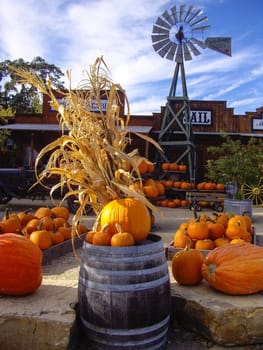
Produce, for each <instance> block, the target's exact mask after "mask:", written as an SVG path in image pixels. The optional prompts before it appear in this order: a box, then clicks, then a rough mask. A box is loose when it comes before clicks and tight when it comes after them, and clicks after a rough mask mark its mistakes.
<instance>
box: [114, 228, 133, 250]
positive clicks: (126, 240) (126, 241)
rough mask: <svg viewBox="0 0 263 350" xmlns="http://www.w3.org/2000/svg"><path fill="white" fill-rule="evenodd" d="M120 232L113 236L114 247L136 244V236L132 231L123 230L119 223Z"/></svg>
mask: <svg viewBox="0 0 263 350" xmlns="http://www.w3.org/2000/svg"><path fill="white" fill-rule="evenodd" d="M117 230H118V232H117V233H115V234H114V235H113V236H112V237H111V246H112V247H128V246H133V245H134V238H133V235H132V234H130V232H123V231H122V228H121V226H120V225H117Z"/></svg>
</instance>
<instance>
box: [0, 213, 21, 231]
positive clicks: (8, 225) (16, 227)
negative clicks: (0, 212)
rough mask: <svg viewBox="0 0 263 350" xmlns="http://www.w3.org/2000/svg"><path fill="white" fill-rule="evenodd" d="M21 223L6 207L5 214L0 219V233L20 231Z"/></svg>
mask: <svg viewBox="0 0 263 350" xmlns="http://www.w3.org/2000/svg"><path fill="white" fill-rule="evenodd" d="M21 229H22V223H21V221H20V219H19V217H18V216H17V215H16V214H11V213H10V211H9V209H8V208H7V209H6V214H5V216H4V217H3V219H2V220H1V221H0V233H20V232H21Z"/></svg>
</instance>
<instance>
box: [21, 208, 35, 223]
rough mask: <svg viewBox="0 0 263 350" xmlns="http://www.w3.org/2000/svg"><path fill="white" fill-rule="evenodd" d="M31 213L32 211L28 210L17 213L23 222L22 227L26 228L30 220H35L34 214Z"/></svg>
mask: <svg viewBox="0 0 263 350" xmlns="http://www.w3.org/2000/svg"><path fill="white" fill-rule="evenodd" d="M31 211H32V209H28V210H25V211H20V212H18V213H17V216H18V218H19V220H20V221H21V224H22V227H25V226H26V225H27V223H28V222H29V221H30V220H32V219H34V218H35V216H34V214H33V213H31Z"/></svg>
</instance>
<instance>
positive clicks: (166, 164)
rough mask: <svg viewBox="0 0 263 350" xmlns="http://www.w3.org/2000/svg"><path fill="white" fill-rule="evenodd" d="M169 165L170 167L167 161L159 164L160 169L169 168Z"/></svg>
mask: <svg viewBox="0 0 263 350" xmlns="http://www.w3.org/2000/svg"><path fill="white" fill-rule="evenodd" d="M169 167H170V165H169V163H162V165H161V168H162V170H169Z"/></svg>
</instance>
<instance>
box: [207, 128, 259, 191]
mask: <svg viewBox="0 0 263 350" xmlns="http://www.w3.org/2000/svg"><path fill="white" fill-rule="evenodd" d="M221 136H222V137H223V139H224V142H223V143H222V144H221V145H220V146H210V147H209V148H208V152H209V153H211V154H212V155H213V159H210V160H208V161H207V163H206V169H207V174H206V175H207V178H208V179H209V180H211V181H215V182H222V183H225V184H227V183H230V182H231V183H234V184H235V185H236V189H237V192H236V194H235V198H243V197H244V193H243V188H244V185H245V184H250V185H253V184H255V183H256V182H258V180H259V179H260V177H261V176H262V173H261V170H260V164H262V163H263V152H262V150H263V142H262V140H261V139H256V138H253V137H251V138H250V139H249V140H248V142H247V143H246V144H244V143H242V142H241V140H233V139H231V137H230V136H229V135H227V134H222V135H221Z"/></svg>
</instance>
